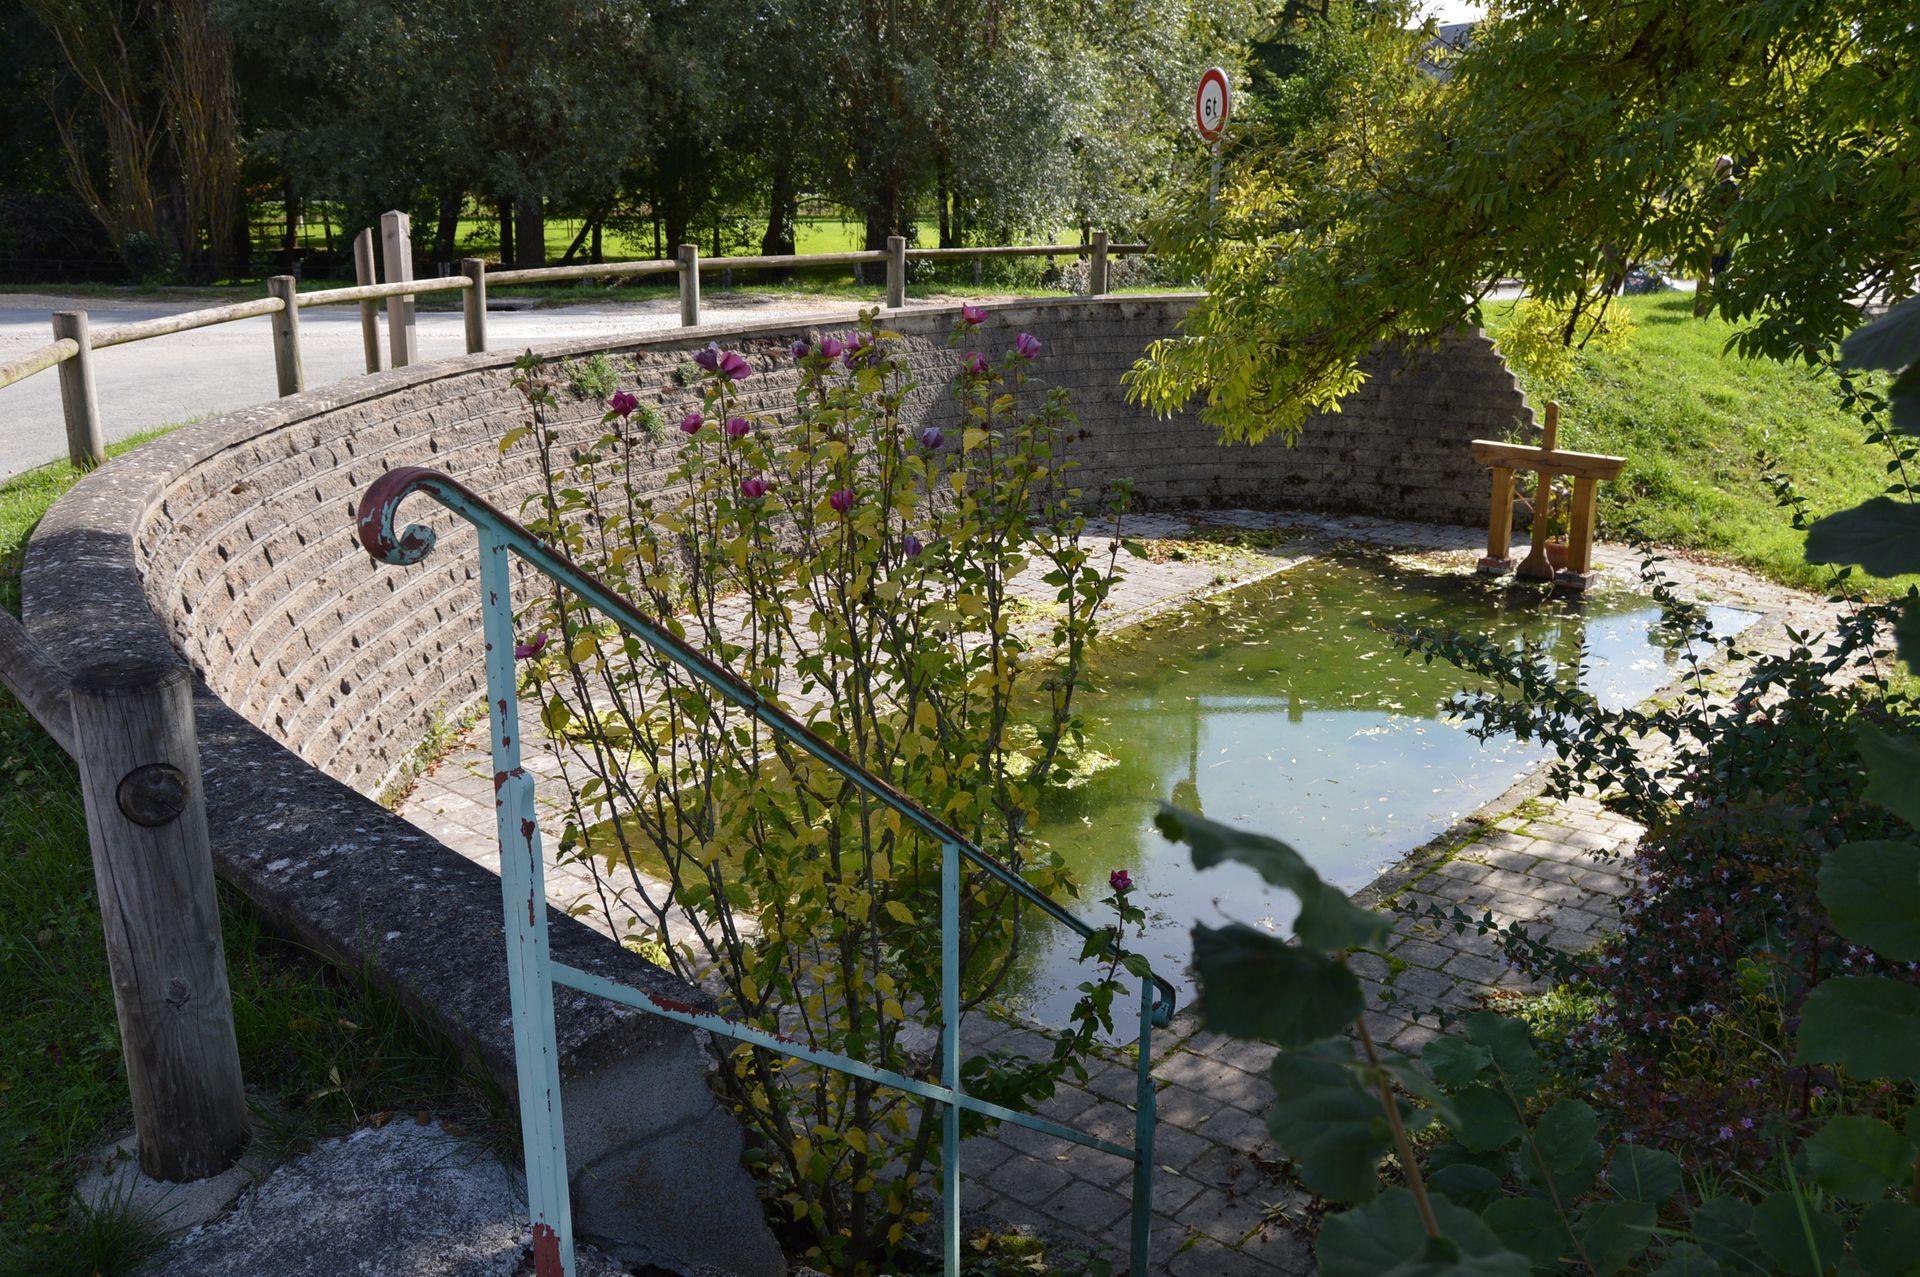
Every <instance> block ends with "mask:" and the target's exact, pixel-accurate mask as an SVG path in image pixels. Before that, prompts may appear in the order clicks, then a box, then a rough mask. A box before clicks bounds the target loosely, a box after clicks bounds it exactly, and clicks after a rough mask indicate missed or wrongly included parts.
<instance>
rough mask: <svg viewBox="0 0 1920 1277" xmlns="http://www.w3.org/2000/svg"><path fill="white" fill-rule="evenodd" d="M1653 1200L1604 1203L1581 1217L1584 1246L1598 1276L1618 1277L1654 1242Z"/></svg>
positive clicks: (1582, 1244) (1582, 1242) (1588, 1210)
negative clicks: (1617, 1274) (1635, 1257)
mask: <svg viewBox="0 0 1920 1277" xmlns="http://www.w3.org/2000/svg"><path fill="white" fill-rule="evenodd" d="M1654 1215H1655V1210H1654V1206H1653V1203H1651V1202H1602V1203H1600V1204H1599V1205H1597V1206H1590V1207H1588V1208H1587V1210H1586V1212H1585V1213H1584V1214H1582V1215H1581V1217H1580V1246H1581V1249H1583V1250H1584V1251H1585V1252H1586V1255H1587V1259H1588V1260H1589V1261H1590V1262H1591V1263H1592V1265H1593V1272H1594V1277H1614V1274H1615V1273H1617V1272H1619V1271H1620V1270H1621V1269H1623V1268H1625V1267H1626V1266H1627V1265H1628V1264H1629V1263H1631V1262H1632V1261H1633V1258H1634V1256H1636V1255H1638V1254H1639V1253H1640V1252H1641V1251H1643V1250H1645V1249H1646V1248H1647V1246H1648V1244H1649V1243H1651V1242H1652V1241H1653V1224H1654Z"/></svg>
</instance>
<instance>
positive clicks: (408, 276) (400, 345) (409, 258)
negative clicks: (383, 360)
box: [380, 210, 419, 368]
mask: <svg viewBox="0 0 1920 1277" xmlns="http://www.w3.org/2000/svg"><path fill="white" fill-rule="evenodd" d="M380 258H381V265H382V266H384V267H385V268H386V275H387V282H388V283H389V284H394V283H399V282H400V281H401V280H408V281H411V280H412V279H413V219H412V218H410V217H409V216H407V214H405V213H402V212H399V211H398V210H393V211H390V212H386V213H382V214H380ZM413 315H414V302H413V294H412V293H402V294H400V295H399V296H397V297H389V298H387V344H388V346H390V347H391V348H392V350H393V366H394V367H395V368H405V367H407V366H408V365H409V364H411V363H412V362H413V361H414V358H415V356H417V355H418V354H419V348H418V346H417V345H416V343H415V341H414V336H413Z"/></svg>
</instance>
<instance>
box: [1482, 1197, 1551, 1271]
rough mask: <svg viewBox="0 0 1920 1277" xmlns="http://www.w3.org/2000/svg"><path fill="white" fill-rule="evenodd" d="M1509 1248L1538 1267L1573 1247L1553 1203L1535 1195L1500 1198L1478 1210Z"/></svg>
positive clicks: (1549, 1262)
mask: <svg viewBox="0 0 1920 1277" xmlns="http://www.w3.org/2000/svg"><path fill="white" fill-rule="evenodd" d="M1481 1216H1482V1217H1483V1218H1484V1219H1485V1220H1486V1221H1487V1227H1489V1228H1491V1229H1492V1230H1493V1231H1494V1233H1495V1234H1497V1235H1498V1236H1499V1238H1500V1243H1501V1244H1502V1245H1503V1246H1506V1247H1507V1248H1508V1249H1509V1250H1517V1251H1519V1252H1520V1253H1521V1254H1523V1255H1525V1256H1527V1257H1528V1258H1529V1259H1531V1260H1533V1262H1534V1263H1535V1264H1537V1265H1539V1266H1540V1267H1542V1268H1552V1267H1554V1266H1555V1265H1556V1263H1557V1262H1558V1261H1559V1260H1560V1258H1561V1257H1562V1256H1564V1255H1566V1254H1567V1252H1568V1251H1570V1250H1571V1249H1572V1248H1573V1239H1572V1238H1571V1237H1569V1236H1568V1235H1567V1228H1566V1225H1565V1224H1562V1223H1561V1222H1560V1214H1559V1212H1558V1211H1556V1210H1554V1209H1553V1204H1552V1203H1550V1202H1548V1201H1546V1200H1545V1199H1544V1198H1539V1197H1503V1198H1501V1199H1500V1200H1499V1201H1497V1202H1495V1203H1494V1204H1493V1205H1491V1206H1489V1207H1487V1208H1486V1210H1484V1211H1482V1212H1481Z"/></svg>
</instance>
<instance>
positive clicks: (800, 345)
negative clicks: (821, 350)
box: [793, 341, 813, 359]
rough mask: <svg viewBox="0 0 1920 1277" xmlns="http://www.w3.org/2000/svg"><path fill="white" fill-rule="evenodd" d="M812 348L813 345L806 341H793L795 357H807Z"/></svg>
mask: <svg viewBox="0 0 1920 1277" xmlns="http://www.w3.org/2000/svg"><path fill="white" fill-rule="evenodd" d="M812 349H813V347H812V346H809V345H807V343H806V342H804V341H796V342H794V343H793V357H794V358H795V359H805V358H806V357H807V352H808V351H809V350H812Z"/></svg>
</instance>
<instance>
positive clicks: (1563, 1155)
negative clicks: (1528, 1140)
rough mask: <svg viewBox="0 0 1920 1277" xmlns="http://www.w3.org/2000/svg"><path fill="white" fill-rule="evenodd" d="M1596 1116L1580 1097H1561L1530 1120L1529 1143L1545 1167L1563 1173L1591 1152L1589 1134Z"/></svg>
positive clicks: (1597, 1122) (1596, 1122) (1597, 1120)
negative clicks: (1564, 1098)
mask: <svg viewBox="0 0 1920 1277" xmlns="http://www.w3.org/2000/svg"><path fill="white" fill-rule="evenodd" d="M1599 1129H1600V1118H1599V1116H1598V1115H1597V1114H1595V1113H1594V1111H1593V1107H1592V1106H1591V1105H1589V1104H1586V1103H1584V1102H1582V1101H1580V1100H1561V1101H1560V1102H1559V1103H1558V1104H1556V1105H1554V1106H1553V1107H1552V1108H1550V1109H1548V1110H1547V1111H1546V1112H1545V1113H1543V1114H1541V1115H1540V1120H1539V1121H1538V1122H1536V1123H1534V1127H1533V1144H1534V1147H1535V1148H1536V1149H1538V1150H1539V1152H1540V1159H1541V1160H1542V1161H1544V1162H1545V1163H1546V1164H1547V1166H1548V1168H1549V1169H1551V1170H1553V1171H1555V1172H1558V1173H1565V1172H1567V1171H1572V1170H1575V1169H1577V1168H1578V1167H1579V1166H1580V1164H1581V1163H1583V1162H1585V1161H1586V1160H1587V1159H1588V1158H1589V1157H1591V1156H1592V1155H1593V1147H1594V1144H1593V1137H1594V1135H1595V1133H1596V1132H1598V1131H1599Z"/></svg>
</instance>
